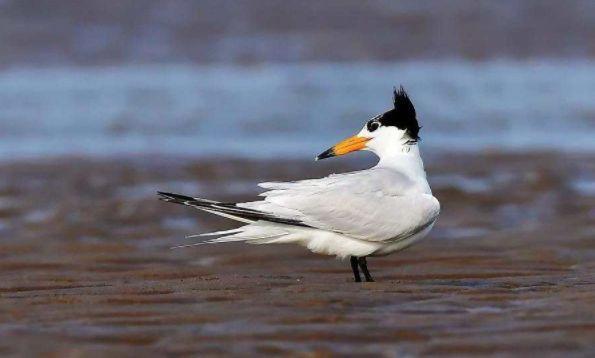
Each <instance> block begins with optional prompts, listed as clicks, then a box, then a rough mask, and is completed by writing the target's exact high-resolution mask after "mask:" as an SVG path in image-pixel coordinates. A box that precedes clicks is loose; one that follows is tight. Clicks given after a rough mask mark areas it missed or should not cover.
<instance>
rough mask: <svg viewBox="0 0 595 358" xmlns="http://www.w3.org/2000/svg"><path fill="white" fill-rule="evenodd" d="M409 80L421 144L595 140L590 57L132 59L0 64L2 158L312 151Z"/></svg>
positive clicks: (569, 147) (505, 146)
mask: <svg viewBox="0 0 595 358" xmlns="http://www.w3.org/2000/svg"><path fill="white" fill-rule="evenodd" d="M399 84H403V85H404V86H405V88H406V89H407V91H408V92H409V94H410V95H411V97H412V99H413V100H414V103H415V104H416V107H417V110H418V116H419V119H420V124H421V125H422V126H423V129H422V132H421V135H422V138H423V146H424V149H425V150H426V151H434V152H437V151H445V150H449V151H451V150H455V151H475V150H484V149H493V150H502V151H518V150H551V151H563V152H593V151H595V141H594V140H593V136H594V134H595V100H594V99H595V62H588V61H570V62H569V61H564V62H555V61H550V62H530V61H526V62H514V61H490V62H462V61H439V62H406V63H357V64H338V63H323V64H299V65H286V64H283V65H262V66H248V67H247V66H224V67H222V66H206V65H205V66H199V65H135V66H119V67H92V68H69V67H62V68H46V69H32V68H8V69H5V70H3V71H1V72H0V159H7V158H22V157H33V158H39V157H47V156H63V155H90V156H115V155H131V154H139V153H143V154H182V155H192V156H199V157H200V156H206V155H213V154H216V155H222V156H225V155H231V156H247V157H279V156H291V157H313V156H314V155H315V154H318V153H319V152H320V151H321V150H323V149H325V148H327V147H328V146H329V145H331V144H332V143H334V142H336V141H337V140H339V139H341V138H343V137H345V136H348V135H351V134H353V133H355V132H356V131H358V130H359V129H360V128H361V126H362V125H363V124H364V122H365V121H366V120H367V119H368V118H369V117H371V116H372V115H374V114H376V113H378V112H381V111H384V110H386V109H388V108H389V106H390V105H391V96H392V94H391V91H392V87H393V85H399Z"/></svg>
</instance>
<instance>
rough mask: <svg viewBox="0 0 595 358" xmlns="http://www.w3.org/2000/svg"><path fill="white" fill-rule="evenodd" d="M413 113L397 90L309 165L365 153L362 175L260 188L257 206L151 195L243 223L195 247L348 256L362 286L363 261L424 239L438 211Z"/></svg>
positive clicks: (402, 92)
mask: <svg viewBox="0 0 595 358" xmlns="http://www.w3.org/2000/svg"><path fill="white" fill-rule="evenodd" d="M419 131H420V126H419V124H418V121H417V117H416V112H415V107H414V106H413V103H412V102H411V100H410V98H409V96H408V95H407V93H406V92H405V90H404V89H403V87H402V86H401V87H400V88H399V90H397V89H396V88H395V89H394V90H393V108H391V109H390V110H388V111H386V112H384V113H382V114H379V115H376V116H374V117H372V118H371V119H369V120H368V121H367V122H366V124H365V125H364V127H363V128H362V129H361V131H359V133H357V134H356V135H355V136H353V137H350V138H347V139H345V140H343V141H342V142H339V143H338V144H336V145H335V146H333V147H331V148H329V149H328V150H326V151H324V152H322V153H321V154H320V155H318V156H317V157H316V160H321V159H325V158H331V157H336V156H341V155H345V154H347V153H351V152H354V151H360V150H364V151H371V152H373V153H374V154H376V155H377V156H378V158H379V161H378V163H377V165H376V166H374V167H372V168H370V169H367V170H361V171H355V172H349V173H341V174H332V175H330V176H327V177H324V178H320V179H306V180H300V181H293V182H267V183H261V184H259V186H260V187H261V188H264V189H266V191H265V192H263V193H262V194H260V196H262V197H263V199H262V200H259V201H252V202H244V203H224V202H218V201H213V200H207V199H201V198H195V197H190V196H186V195H179V194H172V193H165V192H158V194H159V195H160V198H161V200H163V201H166V202H170V203H176V204H183V205H187V206H191V207H193V208H196V209H199V210H202V211H206V212H208V213H211V214H215V215H220V216H223V217H226V218H228V219H232V220H235V221H238V222H241V223H243V224H245V225H243V226H240V227H238V228H236V229H233V230H226V231H218V232H212V233H206V234H200V235H194V236H215V238H212V239H209V240H206V241H202V242H200V243H195V244H191V245H182V246H192V245H198V244H215V243H224V242H238V241H242V242H246V243H250V244H285V243H294V244H299V245H302V246H304V247H306V248H308V249H309V250H311V251H312V252H315V253H318V254H325V255H334V256H337V257H339V258H347V257H349V258H350V263H351V269H352V270H353V275H354V279H355V281H356V282H361V277H360V270H359V269H360V268H361V271H362V273H363V274H364V278H365V280H366V281H374V280H373V278H372V276H371V275H370V272H369V271H368V267H367V262H366V258H367V257H368V256H383V255H388V254H390V253H393V252H396V251H399V250H403V249H405V248H406V247H409V246H410V245H412V244H413V243H415V242H417V241H419V240H420V239H422V238H423V237H425V236H426V235H427V234H428V232H429V231H430V230H431V229H432V226H433V225H434V223H435V222H436V220H437V218H438V215H439V213H440V203H439V202H438V200H437V199H436V198H435V197H434V196H433V195H432V191H431V190H430V186H429V184H428V181H427V179H426V172H425V169H424V165H423V162H422V159H421V156H420V151H419V139H420V137H419Z"/></svg>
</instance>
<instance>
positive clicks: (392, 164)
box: [376, 145, 431, 193]
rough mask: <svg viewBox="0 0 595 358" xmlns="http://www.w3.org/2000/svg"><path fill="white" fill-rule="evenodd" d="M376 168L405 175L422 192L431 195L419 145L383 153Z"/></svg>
mask: <svg viewBox="0 0 595 358" xmlns="http://www.w3.org/2000/svg"><path fill="white" fill-rule="evenodd" d="M376 167H379V168H387V169H391V170H394V171H397V172H399V173H401V174H404V175H405V176H407V177H408V178H409V179H410V180H412V181H413V182H414V183H415V184H416V185H417V186H418V187H419V190H420V191H422V192H426V193H431V190H430V186H429V185H428V181H427V178H426V171H425V169H424V163H423V161H422V159H421V155H420V152H419V146H418V145H408V146H403V147H401V148H400V150H393V151H391V152H390V153H383V155H380V161H379V162H378V164H377V165H376Z"/></svg>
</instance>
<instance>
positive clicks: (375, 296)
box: [0, 153, 595, 357]
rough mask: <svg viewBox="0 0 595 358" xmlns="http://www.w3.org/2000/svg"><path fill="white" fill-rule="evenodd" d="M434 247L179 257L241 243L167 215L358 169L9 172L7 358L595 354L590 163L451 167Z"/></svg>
mask: <svg viewBox="0 0 595 358" xmlns="http://www.w3.org/2000/svg"><path fill="white" fill-rule="evenodd" d="M427 163H428V166H427V167H428V172H429V175H430V179H431V180H430V181H431V184H432V186H433V188H434V192H435V195H436V196H437V197H438V198H439V200H440V201H441V202H442V210H443V211H442V215H441V217H440V219H439V222H438V224H437V225H436V227H435V229H434V230H433V232H432V233H431V234H430V236H429V237H428V238H427V239H426V240H424V241H423V242H421V243H419V244H417V245H416V246H413V247H412V248H410V249H407V250H405V251H403V252H400V253H397V254H393V255H391V256H388V257H383V258H370V259H369V260H368V265H369V267H370V270H371V271H372V274H373V275H374V277H375V278H376V280H377V282H373V283H359V284H358V283H354V282H353V281H352V275H351V272H350V269H349V264H348V262H345V261H339V260H336V259H334V258H331V257H325V256H318V255H315V254H312V253H310V252H308V251H306V250H304V249H302V248H300V247H294V246H285V245H279V246H266V247H265V246H252V245H243V244H226V245H218V246H215V245H212V246H200V247H196V248H191V249H179V250H170V249H169V247H170V246H173V245H179V244H183V243H187V242H189V241H188V240H187V239H184V235H186V234H191V233H197V232H202V231H207V230H213V229H224V228H230V227H232V226H231V225H232V224H231V223H230V222H228V221H226V220H224V219H218V218H213V217H212V216H209V215H206V214H202V213H198V212H195V211H193V210H191V209H188V208H184V207H178V206H175V205H172V204H167V203H162V202H159V201H158V200H157V199H156V197H155V195H154V192H155V191H157V190H171V191H175V192H182V193H186V194H196V195H202V196H210V197H212V198H215V199H219V200H233V199H240V200H247V199H251V198H254V197H255V195H256V194H257V193H258V190H257V188H256V187H255V183H257V182H258V181H259V180H271V179H276V180H287V179H298V178H301V177H303V175H304V174H303V173H311V175H312V176H316V175H324V174H327V173H330V172H335V171H336V172H339V171H344V170H350V169H354V168H361V167H364V166H365V165H366V164H367V162H364V161H358V160H334V161H328V162H326V163H324V162H321V163H313V162H306V161H290V162H275V161H266V160H262V161H255V160H242V159H224V160H220V161H218V162H215V161H206V160H198V159H195V160H192V159H188V158H171V157H161V158H147V157H136V158H121V159H85V158H63V159H55V160H44V161H41V160H38V161H33V160H32V161H25V162H22V163H4V164H0V172H1V173H2V175H1V176H0V258H1V259H0V354H2V355H26V356H33V355H48V356H60V357H63V356H105V355H108V354H110V355H112V356H132V355H136V356H138V355H139V354H142V355H144V356H157V355H164V354H168V355H206V354H208V355H224V354H225V355H228V354H236V355H240V354H241V355H245V354H249V355H259V356H260V355H289V354H297V355H301V354H305V355H313V356H326V355H331V354H368V355H377V354H384V355H389V356H395V355H396V356H403V355H412V356H418V355H423V356H425V355H451V356H460V355H463V354H469V355H480V354H482V355H483V354H497V355H501V356H508V355H511V356H536V355H540V356H543V355H546V356H548V355H549V356H584V357H587V356H593V355H595V343H594V342H595V309H594V307H595V260H594V259H595V190H594V184H593V183H594V179H593V178H595V158H594V157H593V156H589V155H562V154H551V153H535V154H523V155H512V154H497V153H478V154H443V155H438V156H434V157H432V158H429V160H428V161H427Z"/></svg>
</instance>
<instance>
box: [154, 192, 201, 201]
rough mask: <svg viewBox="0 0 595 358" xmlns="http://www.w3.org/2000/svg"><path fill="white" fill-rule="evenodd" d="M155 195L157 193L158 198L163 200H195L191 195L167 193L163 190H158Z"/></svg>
mask: <svg viewBox="0 0 595 358" xmlns="http://www.w3.org/2000/svg"><path fill="white" fill-rule="evenodd" d="M157 195H159V199H160V200H163V201H166V202H186V201H195V200H196V199H195V198H193V197H191V196H187V195H181V194H174V193H167V192H164V191H158V192H157Z"/></svg>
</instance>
